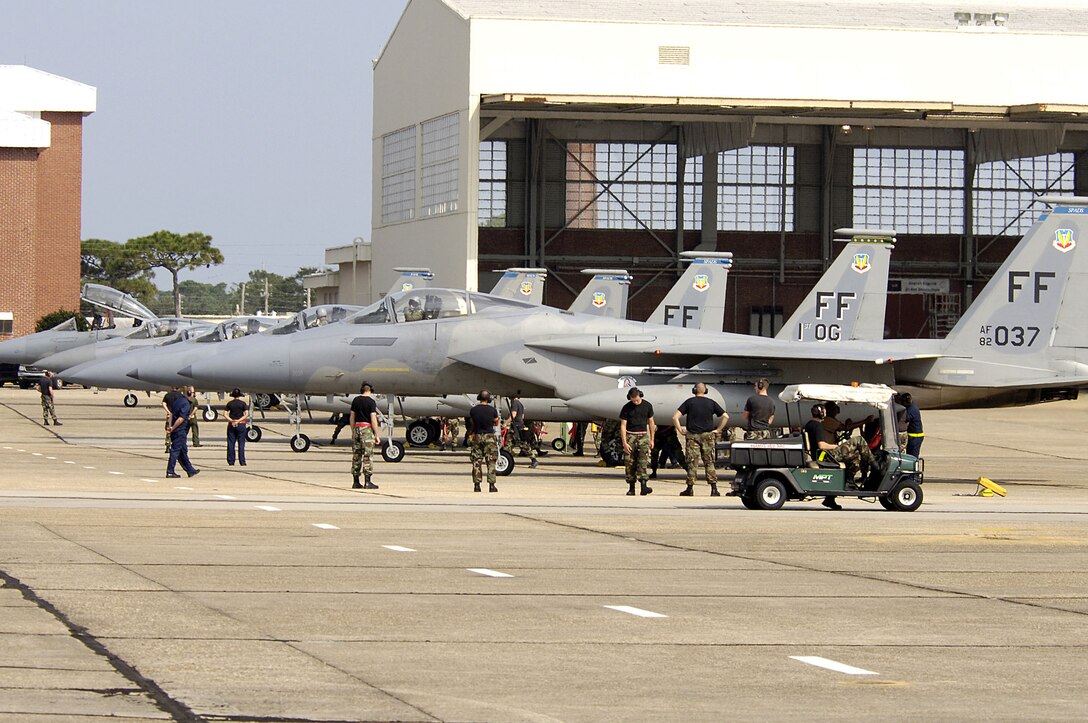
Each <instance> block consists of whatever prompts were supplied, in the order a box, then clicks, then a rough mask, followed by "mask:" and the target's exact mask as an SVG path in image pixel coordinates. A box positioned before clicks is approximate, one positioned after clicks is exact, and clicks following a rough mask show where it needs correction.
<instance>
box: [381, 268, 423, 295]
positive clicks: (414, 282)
mask: <svg viewBox="0 0 1088 723" xmlns="http://www.w3.org/2000/svg"><path fill="white" fill-rule="evenodd" d="M393 270H394V271H396V272H398V273H399V274H400V276H398V277H397V280H396V281H394V282H393V285H392V286H390V287H389V292H388V294H395V293H397V292H398V291H411V290H412V289H426V288H427V287H429V286H430V285H431V281H433V280H434V274H432V273H431V270H430V269H428V268H416V267H409V266H398V267H396V268H394V269H393ZM388 294H387V295H388Z"/></svg>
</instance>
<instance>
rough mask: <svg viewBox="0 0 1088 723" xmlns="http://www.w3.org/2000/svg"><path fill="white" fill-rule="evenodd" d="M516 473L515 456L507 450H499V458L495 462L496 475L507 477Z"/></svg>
mask: <svg viewBox="0 0 1088 723" xmlns="http://www.w3.org/2000/svg"><path fill="white" fill-rule="evenodd" d="M513 471H514V455H512V454H510V453H509V452H507V451H506V450H505V449H500V450H499V456H498V458H497V459H496V460H495V474H497V475H498V476H499V477H506V476H507V475H509V474H510V473H511V472H513Z"/></svg>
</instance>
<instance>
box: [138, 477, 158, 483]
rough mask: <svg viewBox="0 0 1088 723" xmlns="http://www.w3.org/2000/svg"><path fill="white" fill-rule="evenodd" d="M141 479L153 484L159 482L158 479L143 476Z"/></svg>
mask: <svg viewBox="0 0 1088 723" xmlns="http://www.w3.org/2000/svg"><path fill="white" fill-rule="evenodd" d="M140 481H141V482H148V483H150V484H153V485H154V484H158V483H159V481H158V480H157V479H148V478H147V477H141V478H140Z"/></svg>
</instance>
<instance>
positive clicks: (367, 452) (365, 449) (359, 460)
mask: <svg viewBox="0 0 1088 723" xmlns="http://www.w3.org/2000/svg"><path fill="white" fill-rule="evenodd" d="M373 393H374V387H372V386H370V384H369V383H368V382H363V383H362V384H361V385H359V396H357V397H355V399H353V400H351V412H350V413H349V414H350V424H351V480H352V482H351V488H352V489H365V490H376V489H378V485H376V484H374V483H373V482H371V481H370V477H371V475H373V474H374V465H373V463H372V462H371V456H372V455H373V454H374V446H375V445H380V444H381V443H382V437H381V432H379V431H378V430H379V427H378V404H377V402H375V401H374V397H372V396H371V394H373ZM360 471H362V473H363V476H364V478H365V483H364V484H359V472H360Z"/></svg>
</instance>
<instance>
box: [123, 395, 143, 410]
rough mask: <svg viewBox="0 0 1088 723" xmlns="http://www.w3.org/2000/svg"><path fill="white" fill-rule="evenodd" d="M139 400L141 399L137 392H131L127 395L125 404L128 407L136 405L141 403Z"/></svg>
mask: <svg viewBox="0 0 1088 723" xmlns="http://www.w3.org/2000/svg"><path fill="white" fill-rule="evenodd" d="M139 401H140V399H139V398H138V397H137V396H136V395H135V394H133V393H132V392H129V393H128V394H126V395H125V399H124V405H125V406H126V407H135V406H136V405H137V404H138V403H139Z"/></svg>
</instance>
